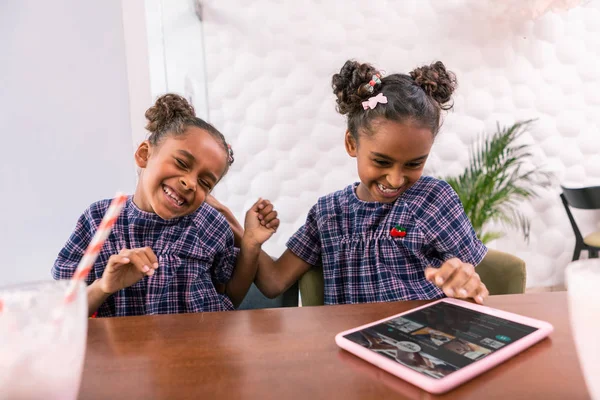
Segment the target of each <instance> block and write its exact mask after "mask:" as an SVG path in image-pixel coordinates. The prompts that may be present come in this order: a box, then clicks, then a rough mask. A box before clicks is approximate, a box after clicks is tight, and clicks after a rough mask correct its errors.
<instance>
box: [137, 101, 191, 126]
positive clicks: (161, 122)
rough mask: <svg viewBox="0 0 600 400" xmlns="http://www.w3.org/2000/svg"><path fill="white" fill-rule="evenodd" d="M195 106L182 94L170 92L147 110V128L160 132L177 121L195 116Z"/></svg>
mask: <svg viewBox="0 0 600 400" xmlns="http://www.w3.org/2000/svg"><path fill="white" fill-rule="evenodd" d="M195 117H196V113H195V112H194V107H193V106H192V105H191V104H190V103H189V102H188V101H187V100H186V99H185V98H184V97H182V96H180V95H178V94H173V93H168V94H165V95H163V96H160V97H159V98H158V99H156V102H155V103H154V105H153V106H152V107H150V108H149V109H148V110H147V111H146V119H147V120H148V124H146V129H147V130H148V131H150V133H159V132H162V131H163V130H164V128H166V127H167V126H169V125H171V124H172V123H173V122H175V121H185V120H187V119H191V118H195Z"/></svg>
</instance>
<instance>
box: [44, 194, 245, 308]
mask: <svg viewBox="0 0 600 400" xmlns="http://www.w3.org/2000/svg"><path fill="white" fill-rule="evenodd" d="M109 204H110V200H102V201H99V202H97V203H94V204H92V205H91V206H90V207H89V208H88V209H87V210H86V211H85V212H84V213H83V215H82V216H81V217H80V218H79V221H78V222H77V226H76V227H75V231H74V232H73V234H72V235H71V237H70V238H69V240H68V241H67V243H66V244H65V246H64V248H63V249H62V250H61V251H60V253H59V255H58V258H57V259H56V261H55V263H54V266H53V268H52V276H53V277H54V279H68V278H71V276H72V275H73V273H74V271H75V268H76V267H77V264H78V263H79V261H80V260H81V257H82V256H83V253H84V252H85V249H86V248H87V246H88V244H89V242H90V240H91V238H92V236H93V235H94V233H95V232H96V230H97V228H98V226H99V225H100V221H101V220H102V217H103V216H104V213H105V212H106V210H107V209H108V206H109ZM145 246H148V247H150V248H151V249H152V250H153V251H154V253H155V254H156V256H157V257H158V264H159V267H158V269H157V270H156V272H155V273H154V275H153V276H151V277H144V278H143V279H142V280H141V281H139V282H138V283H136V284H135V285H133V286H130V287H128V288H125V289H123V290H120V291H119V292H117V293H115V294H113V295H112V296H110V297H109V298H108V300H107V301H106V302H105V303H104V304H102V305H101V306H100V308H99V309H98V316H99V317H112V316H126V315H146V314H172V313H185V312H200V311H222V310H233V309H234V307H233V304H232V303H231V300H230V299H229V298H228V297H227V296H225V295H221V294H219V293H217V291H216V290H215V286H214V283H213V282H212V279H214V280H215V281H217V282H220V283H226V282H227V281H229V279H230V278H231V274H232V272H233V268H234V266H235V261H236V258H237V252H238V249H237V248H234V244H233V233H232V231H231V228H230V227H229V224H228V223H227V221H226V220H225V218H224V217H223V216H222V215H221V214H220V213H219V212H217V211H216V210H215V209H213V208H212V207H210V206H209V205H208V204H203V205H202V206H201V207H200V208H199V209H198V210H197V211H196V212H194V213H192V214H190V215H187V216H184V217H180V218H175V219H171V220H163V219H162V218H161V217H159V216H158V215H156V214H153V213H148V212H145V211H142V210H140V209H139V208H137V207H136V206H135V204H133V201H132V197H129V199H128V200H127V202H126V203H125V207H124V209H123V211H122V212H121V215H120V216H119V219H118V220H117V222H116V224H115V226H114V228H113V230H112V232H111V234H110V236H109V237H108V240H107V241H106V243H105V244H104V246H103V247H102V250H101V252H100V255H99V256H98V259H97V260H96V263H95V264H94V267H93V268H92V271H91V272H90V274H89V275H88V278H87V283H88V284H91V283H92V282H93V281H94V280H96V279H98V278H100V277H101V276H102V273H103V271H104V268H105V266H106V263H107V262H108V259H109V257H110V256H111V255H113V254H118V253H119V251H120V250H121V249H123V248H126V249H133V248H140V247H145Z"/></svg>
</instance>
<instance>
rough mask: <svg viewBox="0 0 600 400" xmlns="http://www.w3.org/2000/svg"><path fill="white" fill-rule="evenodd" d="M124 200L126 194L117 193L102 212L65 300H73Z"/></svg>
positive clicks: (115, 220) (117, 216) (108, 233)
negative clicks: (104, 211) (96, 228)
mask: <svg viewBox="0 0 600 400" xmlns="http://www.w3.org/2000/svg"><path fill="white" fill-rule="evenodd" d="M126 200H127V195H125V194H122V193H117V194H116V195H115V198H114V199H113V200H112V201H111V203H110V206H109V207H108V210H107V211H106V214H104V218H102V222H101V223H100V226H99V227H98V230H97V231H96V233H95V234H94V237H93V238H92V241H91V242H90V244H89V246H88V248H87V249H86V250H85V253H84V254H83V257H82V258H81V261H80V262H79V265H78V266H77V269H76V270H75V273H74V274H73V277H72V278H71V284H70V285H69V288H68V290H67V294H66V297H65V302H67V303H70V302H71V301H73V300H74V298H75V290H76V289H77V284H78V283H79V282H80V281H82V280H84V279H85V278H86V277H87V276H88V274H89V273H90V271H91V269H92V267H93V266H94V263H95V262H96V258H98V254H99V253H100V249H102V245H104V242H105V241H106V238H107V237H108V235H110V231H111V229H112V227H113V225H114V224H115V222H117V218H119V214H121V210H122V209H123V206H124V205H125V201H126Z"/></svg>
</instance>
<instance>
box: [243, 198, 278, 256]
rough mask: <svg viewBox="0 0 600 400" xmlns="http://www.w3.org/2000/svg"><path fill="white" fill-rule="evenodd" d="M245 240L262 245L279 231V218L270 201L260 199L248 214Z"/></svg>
mask: <svg viewBox="0 0 600 400" xmlns="http://www.w3.org/2000/svg"><path fill="white" fill-rule="evenodd" d="M244 225H245V226H244V239H245V240H250V241H251V243H252V244H257V245H261V244H263V243H264V242H266V241H267V240H268V239H269V238H270V237H271V236H272V235H273V233H275V232H276V231H277V228H278V227H279V218H277V211H275V209H274V207H273V204H272V203H271V202H270V201H269V200H263V199H258V201H257V202H256V203H254V204H253V205H252V207H250V209H249V210H248V212H247V213H246V220H245V221H244Z"/></svg>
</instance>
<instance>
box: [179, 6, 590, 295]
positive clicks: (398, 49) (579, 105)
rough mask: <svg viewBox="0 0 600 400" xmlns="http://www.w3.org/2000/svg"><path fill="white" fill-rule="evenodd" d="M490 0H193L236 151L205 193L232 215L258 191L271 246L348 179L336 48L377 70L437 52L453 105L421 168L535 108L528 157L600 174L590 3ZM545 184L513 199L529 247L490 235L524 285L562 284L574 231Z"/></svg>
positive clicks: (448, 169) (214, 91)
mask: <svg viewBox="0 0 600 400" xmlns="http://www.w3.org/2000/svg"><path fill="white" fill-rule="evenodd" d="M492 3H494V2H491V0H489V2H488V1H484V0H481V1H479V0H477V1H475V0H454V1H436V0H428V1H425V0H403V1H400V0H398V1H391V0H390V1H379V2H365V1H360V0H343V1H341V0H340V1H318V0H307V1H302V2H298V1H296V2H292V1H282V2H274V1H266V0H243V1H242V0H206V1H202V4H203V13H204V20H203V30H204V46H205V64H206V76H207V86H208V115H209V119H210V120H211V122H212V123H214V124H215V125H216V126H217V127H218V128H219V129H221V130H222V131H223V132H224V133H225V135H226V136H227V138H228V139H229V141H230V142H231V143H232V146H233V148H234V151H235V152H236V163H235V164H234V166H233V168H232V169H231V171H230V173H229V175H228V176H227V177H226V179H225V180H224V181H223V182H222V183H221V184H220V185H219V186H218V188H217V190H216V195H217V196H218V198H219V199H220V200H221V201H223V202H224V203H225V204H227V205H228V206H229V207H230V208H232V209H233V210H234V212H235V213H236V215H237V216H238V217H239V218H240V219H242V218H243V213H244V210H245V209H246V208H247V207H249V206H250V205H251V204H252V202H254V201H255V199H256V198H257V197H259V196H262V197H266V198H269V199H270V200H272V201H273V202H274V203H275V205H276V207H277V209H278V210H279V212H280V217H281V221H282V224H281V228H280V230H279V232H278V233H277V235H276V236H274V238H273V239H272V240H271V241H270V242H268V243H267V244H266V245H265V248H266V250H268V251H269V252H270V253H272V254H273V255H279V254H280V253H281V252H282V251H283V250H284V248H285V246H284V244H285V242H286V240H287V239H288V238H289V236H290V235H292V234H293V233H294V232H295V230H296V229H297V228H298V227H299V226H300V225H301V224H302V223H303V221H304V219H305V217H306V213H307V211H308V209H309V208H310V206H311V205H312V204H313V203H314V202H315V201H316V199H317V198H318V197H319V196H322V195H324V194H326V193H329V192H332V191H335V190H338V189H340V188H343V187H344V186H346V185H347V184H349V183H350V182H353V181H355V180H357V179H358V178H357V173H356V165H355V161H354V160H353V159H351V158H350V157H348V156H347V155H346V152H345V150H344V146H343V135H344V131H345V121H344V119H343V117H341V116H340V115H338V114H337V113H336V112H335V111H334V104H335V103H334V96H333V94H332V93H331V89H330V82H331V75H332V74H333V73H335V72H337V71H339V68H340V67H341V65H342V64H343V63H344V61H345V60H346V59H348V58H355V59H358V60H361V61H369V62H371V63H373V64H375V65H376V66H378V67H380V68H382V69H383V70H385V71H388V72H390V73H393V72H408V71H410V70H411V69H412V68H414V67H415V66H418V65H420V64H423V63H429V62H431V61H434V60H437V59H440V60H442V61H444V63H445V64H446V65H447V67H448V68H450V69H451V70H453V71H454V72H456V74H457V76H458V80H459V85H460V87H459V90H458V91H457V93H456V96H455V106H456V107H455V110H454V111H453V112H452V113H451V114H449V115H447V117H446V119H445V123H444V126H443V128H442V130H441V133H440V135H439V137H438V139H437V141H436V144H435V146H434V150H433V153H432V155H431V157H430V161H429V162H428V167H427V169H428V172H429V173H430V174H433V175H436V174H437V173H444V174H445V173H452V174H458V173H460V172H461V170H462V169H463V168H464V167H465V166H466V165H467V163H468V152H467V149H468V146H469V145H470V144H471V143H472V142H473V140H474V139H475V138H477V136H478V135H479V134H480V133H481V132H483V131H485V132H492V131H494V130H495V128H496V123H497V122H500V123H501V124H511V123H513V122H515V121H516V120H518V119H529V118H537V119H538V121H537V123H536V125H535V127H534V128H533V129H532V130H531V132H530V134H529V135H527V136H526V137H525V138H524V140H526V141H527V142H529V143H532V144H534V145H535V159H536V162H539V163H543V164H545V165H547V166H548V167H549V168H550V169H552V170H553V171H555V173H556V174H557V178H558V179H557V182H566V183H569V184H572V185H584V184H598V183H600V131H599V128H600V112H599V109H600V28H599V27H598V26H599V25H598V21H600V2H599V1H598V0H592V1H590V2H587V4H586V5H585V6H584V7H579V8H575V9H572V10H571V11H569V12H567V13H548V14H545V15H543V16H542V17H540V18H539V19H536V20H528V19H527V18H517V17H516V16H515V15H513V14H510V13H505V12H500V11H499V9H498V8H494V7H492V6H491V4H492ZM512 3H518V2H512ZM525 3H527V2H523V4H525ZM496 4H497V3H496ZM189 40H190V41H197V40H201V39H200V38H193V37H191V38H190V39H189ZM181 46H183V47H184V46H185V43H182V44H181ZM558 194H559V189H558V186H557V187H556V188H555V189H554V190H551V191H548V192H545V193H543V196H542V197H541V198H540V199H537V200H534V201H533V202H531V203H530V204H527V205H524V207H523V209H524V210H525V212H527V214H528V215H529V216H530V217H531V218H532V238H531V241H530V243H529V244H526V243H525V242H524V241H523V240H522V238H521V236H520V234H519V233H518V232H513V231H509V232H508V235H507V236H506V237H505V238H503V239H501V240H498V241H496V242H495V243H493V244H492V247H496V248H499V249H501V250H504V251H508V252H511V253H514V254H516V255H518V256H520V257H522V258H523V259H525V260H526V262H527V264H528V273H529V281H528V286H529V287H533V286H542V285H554V284H558V283H561V282H562V281H563V269H564V266H565V265H566V263H567V262H568V261H569V260H570V257H571V253H572V249H573V246H574V236H573V234H572V231H571V228H570V226H569V222H568V220H567V217H566V215H565V213H564V210H563V209H562V205H561V203H560V201H559V198H558ZM576 216H577V217H579V221H580V225H581V227H582V229H583V230H584V231H589V230H591V229H593V228H600V224H599V223H598V221H599V220H600V218H599V216H598V214H597V213H596V214H593V213H581V212H578V213H576Z"/></svg>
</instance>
